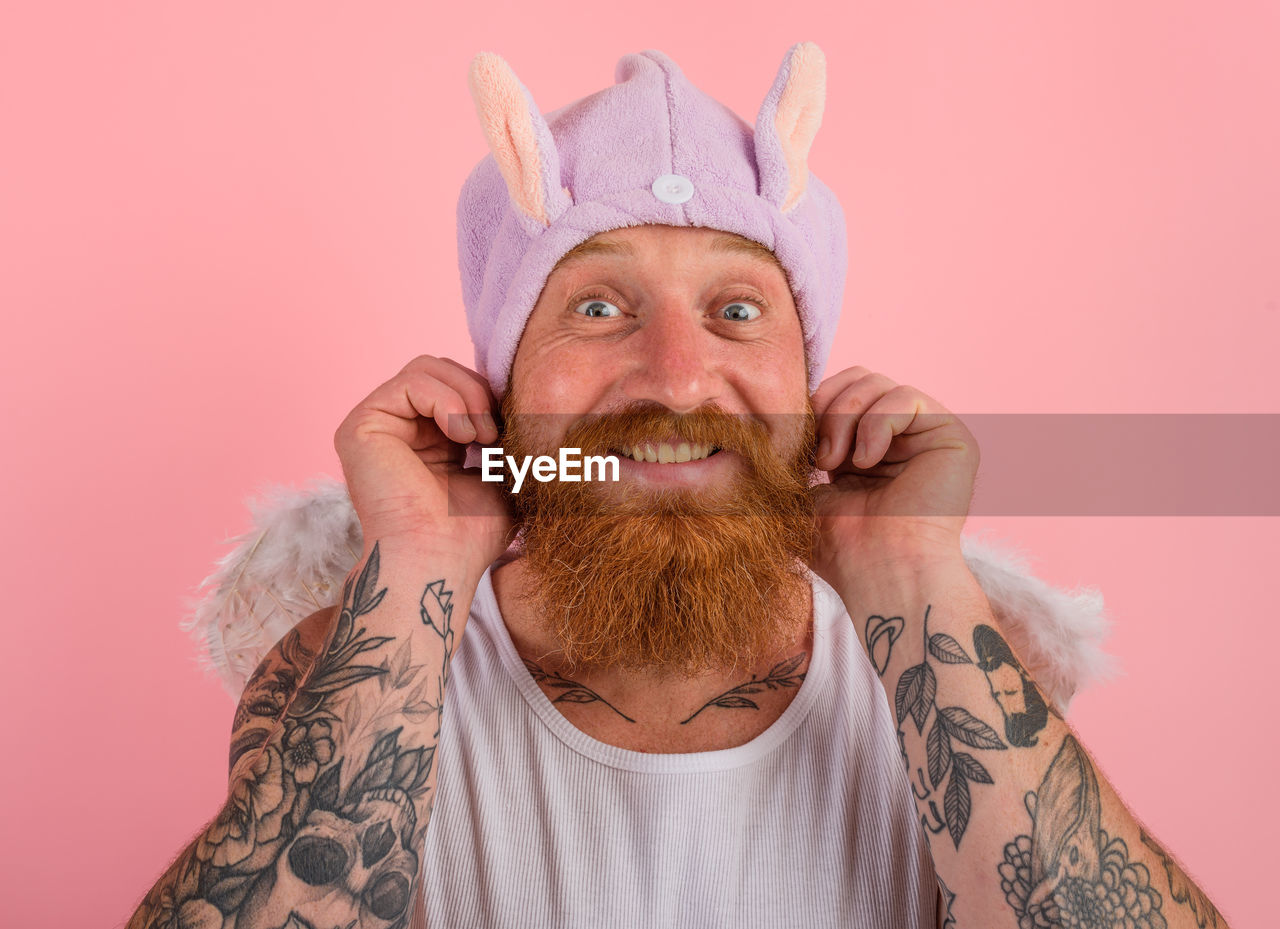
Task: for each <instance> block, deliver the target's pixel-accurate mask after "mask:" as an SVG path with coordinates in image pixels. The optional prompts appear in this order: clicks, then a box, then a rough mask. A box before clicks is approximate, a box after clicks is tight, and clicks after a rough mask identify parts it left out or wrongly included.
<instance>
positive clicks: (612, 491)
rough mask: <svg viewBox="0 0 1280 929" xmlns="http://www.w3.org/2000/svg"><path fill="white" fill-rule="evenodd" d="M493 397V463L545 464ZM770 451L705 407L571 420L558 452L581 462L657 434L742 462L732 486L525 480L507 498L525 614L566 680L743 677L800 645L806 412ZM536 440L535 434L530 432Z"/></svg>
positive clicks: (807, 515) (753, 429)
mask: <svg viewBox="0 0 1280 929" xmlns="http://www.w3.org/2000/svg"><path fill="white" fill-rule="evenodd" d="M512 393H513V392H509V393H508V394H507V396H506V397H505V398H504V402H503V410H504V418H505V421H506V432H505V436H504V447H505V452H506V454H508V455H513V456H515V458H516V460H522V458H523V456H525V455H538V454H553V455H554V454H555V451H556V448H554V447H551V448H548V447H547V444H546V443H542V444H539V442H538V440H537V435H538V432H539V430H538V429H537V428H536V427H537V425H538V424H537V423H536V422H535V421H534V420H535V419H536V417H533V416H526V417H522V416H521V414H519V413H518V412H514V410H513V409H512V408H513V407H515V406H517V404H518V402H517V401H516V400H515V399H514V398H513V396H512ZM789 419H790V420H791V422H789V423H787V425H788V426H789V427H790V428H789V429H788V432H789V435H788V436H787V437H785V441H786V447H785V448H784V449H781V450H779V449H777V448H775V447H774V445H773V443H772V442H771V441H770V437H769V433H768V431H767V430H766V428H765V426H764V425H763V424H762V423H761V422H759V421H758V420H755V419H751V418H748V417H745V416H734V415H730V414H727V413H725V412H723V411H722V410H720V409H719V408H718V407H715V406H714V405H709V406H707V407H703V408H701V409H699V410H697V411H695V412H693V413H691V414H687V415H679V414H675V413H672V412H671V411H670V410H668V409H666V408H665V407H662V406H658V405H653V404H641V403H637V404H634V405H632V406H630V407H628V408H626V409H624V410H621V411H619V412H615V413H608V414H601V415H598V416H592V417H588V418H585V419H580V420H579V421H578V422H576V423H575V424H574V425H573V426H572V427H571V428H570V429H569V430H568V432H567V434H566V435H565V437H564V440H563V442H562V443H561V445H562V446H563V447H566V448H579V449H581V450H582V454H583V456H586V455H605V454H617V451H618V449H621V448H624V447H631V446H633V445H637V444H643V443H644V442H645V441H646V440H647V441H654V440H656V439H659V438H663V437H667V436H679V437H680V438H681V439H682V440H683V441H687V442H689V443H690V444H691V445H697V444H701V445H710V446H713V447H715V448H719V449H722V450H723V451H722V452H721V453H722V454H723V453H724V452H734V453H737V454H738V455H739V456H741V458H742V459H743V464H744V467H743V468H742V469H741V477H740V478H739V479H737V480H735V481H734V482H733V484H732V485H731V486H728V487H724V488H715V489H706V490H701V489H700V490H698V491H685V490H662V491H646V490H642V489H638V488H635V487H627V485H624V484H617V485H615V484H600V483H591V482H582V483H571V482H563V481H550V482H547V483H540V482H536V481H528V482H526V483H525V484H524V486H523V487H522V489H521V493H519V494H513V495H512V499H513V501H514V504H513V505H514V509H515V514H516V517H517V519H518V521H519V523H520V526H521V532H522V542H523V555H524V559H525V565H526V566H527V568H528V573H529V576H530V580H531V582H532V597H533V600H534V603H533V607H534V611H535V613H536V614H537V615H540V616H542V617H544V618H545V621H546V623H547V625H548V627H549V629H550V630H551V632H552V634H553V636H554V637H555V639H556V641H557V642H558V643H559V644H560V647H561V649H562V654H561V656H560V660H561V661H562V662H563V664H564V666H565V667H567V668H569V669H582V668H591V669H600V668H609V667H618V668H623V669H626V670H648V671H662V672H669V673H676V674H681V675H692V674H697V673H700V672H703V671H708V670H713V669H714V670H726V671H727V670H731V669H743V668H751V667H754V666H756V665H758V664H759V663H760V662H761V661H762V660H764V659H765V658H766V657H768V656H769V655H770V654H771V653H772V651H773V650H774V649H776V648H777V647H778V645H779V642H781V641H787V640H789V637H791V636H794V635H796V634H798V633H799V631H800V628H801V627H802V625H803V623H804V622H806V621H807V620H808V618H809V617H808V615H807V614H802V613H801V612H800V611H798V610H797V609H796V604H797V603H801V602H805V601H804V590H805V588H806V587H807V585H808V579H807V574H806V569H805V563H806V561H807V559H808V558H809V556H810V554H811V551H812V545H813V528H814V510H813V502H812V499H811V497H810V493H809V488H810V486H811V478H812V475H813V473H814V464H813V455H814V419H813V413H812V411H811V410H809V411H806V414H805V415H804V416H797V417H793V418H789ZM543 431H545V430H543Z"/></svg>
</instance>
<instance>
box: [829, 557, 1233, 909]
mask: <svg viewBox="0 0 1280 929" xmlns="http://www.w3.org/2000/svg"><path fill="white" fill-rule="evenodd" d="M883 555H884V557H883V559H877V562H876V563H874V564H869V563H866V562H864V563H862V564H859V565H856V566H855V565H850V568H849V573H848V574H847V575H846V576H845V577H844V578H842V579H841V580H840V583H839V584H838V590H839V593H840V594H841V597H842V598H843V600H844V602H845V604H846V606H847V607H848V608H849V612H850V615H851V616H852V617H853V621H854V624H855V627H856V630H857V633H858V636H859V638H860V639H861V640H862V642H863V644H864V646H865V647H867V648H868V650H869V651H875V653H876V655H877V657H878V659H879V663H878V664H877V667H883V668H884V670H883V672H882V673H881V683H882V684H883V685H884V688H885V694H886V696H887V698H888V700H889V705H890V709H891V712H892V714H893V718H894V719H895V721H896V722H897V727H898V738H899V742H900V743H901V746H902V752H903V760H904V763H905V764H906V768H907V773H908V777H909V780H910V781H911V787H912V791H913V793H914V795H915V801H916V807H917V810H918V812H919V816H920V823H921V826H922V827H923V828H924V830H925V834H926V836H927V838H928V841H929V844H930V848H931V850H932V853H933V860H934V864H935V867H936V869H937V873H938V877H939V880H940V883H941V884H942V885H943V886H944V889H943V891H942V893H943V899H944V903H945V904H946V905H948V906H949V912H950V913H951V914H953V916H954V918H955V923H954V925H958V926H970V925H972V926H992V927H995V926H1006V925H1007V926H1038V927H1056V926H1072V927H1082V929H1094V927H1098V929H1102V927H1112V926H1138V927H1150V929H1160V927H1165V926H1169V927H1185V929H1191V927H1196V929H1210V927H1213V929H1221V927H1225V926H1226V921H1225V919H1224V918H1223V917H1222V915H1221V914H1220V913H1219V912H1218V911H1217V910H1216V909H1215V908H1214V906H1213V904H1212V903H1211V902H1210V901H1209V898H1208V897H1207V896H1206V895H1205V894H1204V892H1203V891H1201V890H1200V889H1199V888H1198V887H1197V886H1196V885H1195V884H1194V883H1192V882H1191V881H1190V879H1189V878H1188V877H1187V875H1186V873H1185V872H1184V871H1183V870H1182V868H1181V867H1180V866H1179V865H1178V863H1177V862H1176V861H1174V859H1173V858H1172V857H1170V855H1169V854H1168V853H1167V852H1166V851H1165V850H1164V849H1163V848H1162V847H1161V846H1160V845H1159V844H1158V843H1157V842H1156V841H1155V839H1153V838H1152V837H1151V836H1150V834H1149V833H1148V832H1147V831H1146V830H1145V829H1144V827H1143V826H1142V825H1141V824H1140V823H1139V822H1138V821H1137V820H1136V819H1135V818H1134V816H1133V815H1132V814H1131V813H1130V812H1129V810H1128V809H1127V808H1126V806H1125V805H1124V803H1123V802H1122V801H1121V800H1120V798H1119V797H1118V796H1117V795H1116V793H1115V791H1114V790H1113V789H1112V787H1111V785H1110V784H1109V783H1108V782H1107V779H1106V778H1105V777H1104V776H1103V775H1102V773H1101V772H1100V771H1099V770H1098V769H1097V767H1096V766H1095V765H1094V763H1093V761H1092V759H1090V757H1089V756H1088V754H1087V752H1086V751H1085V750H1084V748H1083V747H1082V746H1081V744H1080V742H1079V741H1078V740H1077V738H1076V736H1075V734H1074V733H1073V732H1072V731H1071V729H1070V728H1069V727H1068V726H1067V725H1066V723H1065V722H1064V721H1063V720H1062V718H1061V717H1060V716H1058V715H1057V713H1056V712H1054V711H1053V710H1052V708H1050V707H1049V706H1048V705H1047V702H1046V701H1045V700H1044V699H1043V698H1042V695H1041V694H1040V691H1039V689H1038V688H1037V686H1036V684H1035V682H1034V681H1033V680H1031V678H1030V677H1029V675H1028V674H1027V673H1026V671H1025V665H1024V664H1023V663H1022V662H1021V661H1020V659H1018V657H1017V656H1016V655H1015V654H1014V653H1013V651H1012V650H1011V649H1010V648H1009V646H1008V643H1007V642H1006V641H1005V640H1004V638H1003V636H1002V635H1001V634H1000V631H999V625H998V623H997V622H996V620H995V618H994V616H993V614H992V612H991V607H990V604H989V603H988V602H987V600H986V597H985V595H984V594H983V593H982V590H981V588H980V587H979V586H978V583H977V581H976V580H975V579H974V577H973V575H972V574H971V573H970V572H969V570H968V568H967V566H966V565H965V564H964V562H963V559H961V558H960V557H959V556H958V555H957V557H956V558H955V559H950V560H943V561H934V562H927V563H926V562H922V561H920V560H917V559H914V558H913V556H912V555H911V554H910V553H908V552H902V553H900V557H897V558H895V557H894V553H892V552H884V553H883ZM886 650H887V651H888V661H887V663H884V653H885V651H886ZM944 912H945V910H944Z"/></svg>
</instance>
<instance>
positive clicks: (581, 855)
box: [422, 573, 937, 929]
mask: <svg viewBox="0 0 1280 929" xmlns="http://www.w3.org/2000/svg"><path fill="white" fill-rule="evenodd" d="M813 585H814V601H813V603H814V636H813V653H812V656H811V658H810V662H809V668H808V672H807V675H806V677H805V679H804V681H803V683H802V684H801V686H800V688H799V690H798V691H797V692H796V695H795V698H794V700H793V701H792V702H791V705H790V706H788V707H787V709H786V710H785V711H784V712H783V714H782V715H781V716H780V717H779V718H778V719H777V720H776V721H775V722H774V723H773V725H772V726H770V727H769V728H768V729H766V730H765V731H764V732H763V733H761V734H760V735H759V736H757V737H756V738H754V739H752V740H751V741H750V742H748V743H746V744H745V745H740V746H738V747H736V748H729V749H724V750H721V751H710V752H693V753H686V754H647V753H643V752H633V751H628V750H626V749H621V748H616V747H614V746H611V745H607V744H605V743H603V742H599V741H597V740H596V739H593V738H591V737H590V736H588V735H586V734H585V733H583V732H582V731H581V730H579V729H577V728H576V727H575V726H573V725H572V724H571V723H570V722H569V721H568V720H567V719H565V718H564V717H563V716H562V715H560V713H559V711H557V710H556V709H555V707H554V706H552V704H551V702H550V701H549V700H548V699H547V697H546V696H545V695H544V694H543V693H542V691H541V690H539V688H538V685H537V684H536V683H535V682H534V681H533V679H532V677H530V675H529V672H528V671H527V670H526V669H525V667H524V665H523V664H522V662H521V661H520V658H519V656H518V655H517V654H516V650H515V646H514V645H513V644H512V642H511V638H510V636H509V635H508V633H507V629H506V626H505V625H504V624H503V622H502V617H501V615H500V614H499V612H498V606H497V601H496V600H495V598H494V593H493V586H492V583H491V582H490V578H489V574H488V573H486V574H485V575H484V578H483V579H482V580H481V583H480V586H479V588H478V589H477V591H476V596H475V600H474V603H473V606H472V610H471V616H470V619H469V621H468V625H467V629H466V633H465V636H464V638H463V643H464V644H463V645H462V646H461V647H460V648H459V649H458V652H457V654H456V655H455V657H454V662H453V666H452V672H451V677H450V682H449V690H448V693H447V695H446V701H445V707H446V709H445V714H444V721H443V724H442V728H441V731H440V742H439V750H438V753H437V756H436V757H437V759H438V763H439V770H438V787H437V794H436V798H435V804H434V809H433V812H432V814H431V821H430V823H429V824H428V827H427V839H426V848H425V858H424V860H423V868H422V871H423V874H424V902H425V911H426V923H427V926H429V927H431V929H454V927H519V929H544V927H545V929H564V927H589V929H627V927H632V926H636V927H641V926H643V927H646V929H650V927H655V926H662V927H665V926H681V927H684V926H691V927H713V926H714V927H726V929H743V927H748V926H781V925H788V926H806V927H813V929H819V927H828V926H830V927H836V926H839V927H842V929H849V927H893V929H912V927H935V926H936V925H937V922H936V916H935V904H936V900H937V884H936V881H935V877H934V871H933V865H932V862H931V860H930V857H929V851H928V847H927V845H926V843H925V840H924V837H923V834H922V832H921V828H920V825H919V823H918V822H917V821H916V812H915V805H914V802H913V800H912V797H911V788H910V785H909V784H908V782H907V776H906V773H905V771H904V769H903V764H902V756H901V754H900V752H899V747H898V739H897V734H896V729H895V727H894V725H893V722H892V718H891V716H890V713H889V707H888V702H887V701H886V700H885V697H884V694H883V692H882V690H881V687H880V682H879V680H878V679H877V677H876V674H875V671H874V669H873V668H872V667H871V664H870V662H869V661H868V660H867V657H866V654H865V653H864V652H863V650H862V648H861V646H860V645H859V643H858V642H857V640H856V638H855V635H854V629H853V623H852V622H851V621H850V619H849V616H848V614H847V613H846V612H845V610H844V606H843V604H842V603H841V601H840V598H839V597H838V596H837V595H836V593H835V592H834V591H833V590H832V589H831V588H830V587H828V586H827V585H826V584H825V583H823V582H822V581H821V580H819V579H818V578H816V577H814V578H813Z"/></svg>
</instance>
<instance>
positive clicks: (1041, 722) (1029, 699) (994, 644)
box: [973, 626, 1049, 748]
mask: <svg viewBox="0 0 1280 929" xmlns="http://www.w3.org/2000/svg"><path fill="white" fill-rule="evenodd" d="M973 648H974V651H976V652H977V654H978V667H979V668H981V669H982V671H983V673H985V674H986V675H987V684H988V685H989V686H990V688H991V699H992V700H994V701H995V702H996V705H997V706H999V707H1000V712H1001V713H1002V714H1004V734H1005V737H1006V738H1007V739H1008V740H1009V744H1010V745H1017V746H1020V747H1022V748H1030V747H1031V746H1033V745H1035V744H1037V742H1038V741H1039V733H1040V730H1042V729H1043V728H1044V727H1045V723H1046V722H1048V720H1049V707H1048V705H1047V704H1045V702H1044V698H1043V697H1041V696H1040V691H1039V689H1038V688H1037V687H1036V685H1035V683H1034V682H1033V681H1032V680H1031V678H1029V677H1028V676H1027V673H1026V672H1025V671H1024V670H1023V669H1022V665H1021V664H1019V663H1018V659H1017V658H1015V657H1014V656H1013V652H1012V651H1011V650H1010V648H1009V646H1008V645H1007V644H1006V643H1005V641H1004V639H1002V638H1001V637H1000V633H998V632H996V631H995V630H994V629H992V628H991V627H990V626H978V627H977V628H975V629H974V630H973Z"/></svg>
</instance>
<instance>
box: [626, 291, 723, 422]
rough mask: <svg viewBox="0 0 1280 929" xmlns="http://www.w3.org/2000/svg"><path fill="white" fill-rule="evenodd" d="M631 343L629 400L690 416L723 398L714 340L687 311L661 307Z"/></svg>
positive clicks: (687, 309)
mask: <svg viewBox="0 0 1280 929" xmlns="http://www.w3.org/2000/svg"><path fill="white" fill-rule="evenodd" d="M627 341H628V342H631V343H632V345H630V346H629V348H630V349H631V357H630V358H629V359H628V365H629V371H628V374H627V377H626V379H625V381H624V384H623V387H624V390H625V391H626V393H627V397H628V399H630V400H650V401H653V402H655V403H661V404H662V405H663V406H665V407H666V408H667V409H669V410H671V411H672V412H675V413H690V412H692V411H694V410H696V409H698V408H699V407H701V406H702V405H703V404H705V403H708V402H710V401H712V400H716V399H718V398H719V396H720V392H721V388H722V386H723V381H722V379H721V378H720V376H719V374H718V373H717V369H716V360H715V357H714V356H715V348H716V346H715V344H714V343H715V339H714V337H713V336H712V335H711V333H709V332H707V331H706V329H705V328H704V327H703V325H702V319H701V317H700V316H699V315H698V314H696V313H694V312H692V311H691V310H690V309H689V308H688V307H687V306H673V305H666V306H663V307H661V308H660V309H659V310H658V311H657V312H655V313H653V314H652V315H651V316H650V317H649V318H648V319H647V320H645V323H644V325H643V326H642V327H641V329H640V331H639V332H636V333H634V334H633V335H632V337H631V338H630V339H628V340H627Z"/></svg>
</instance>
